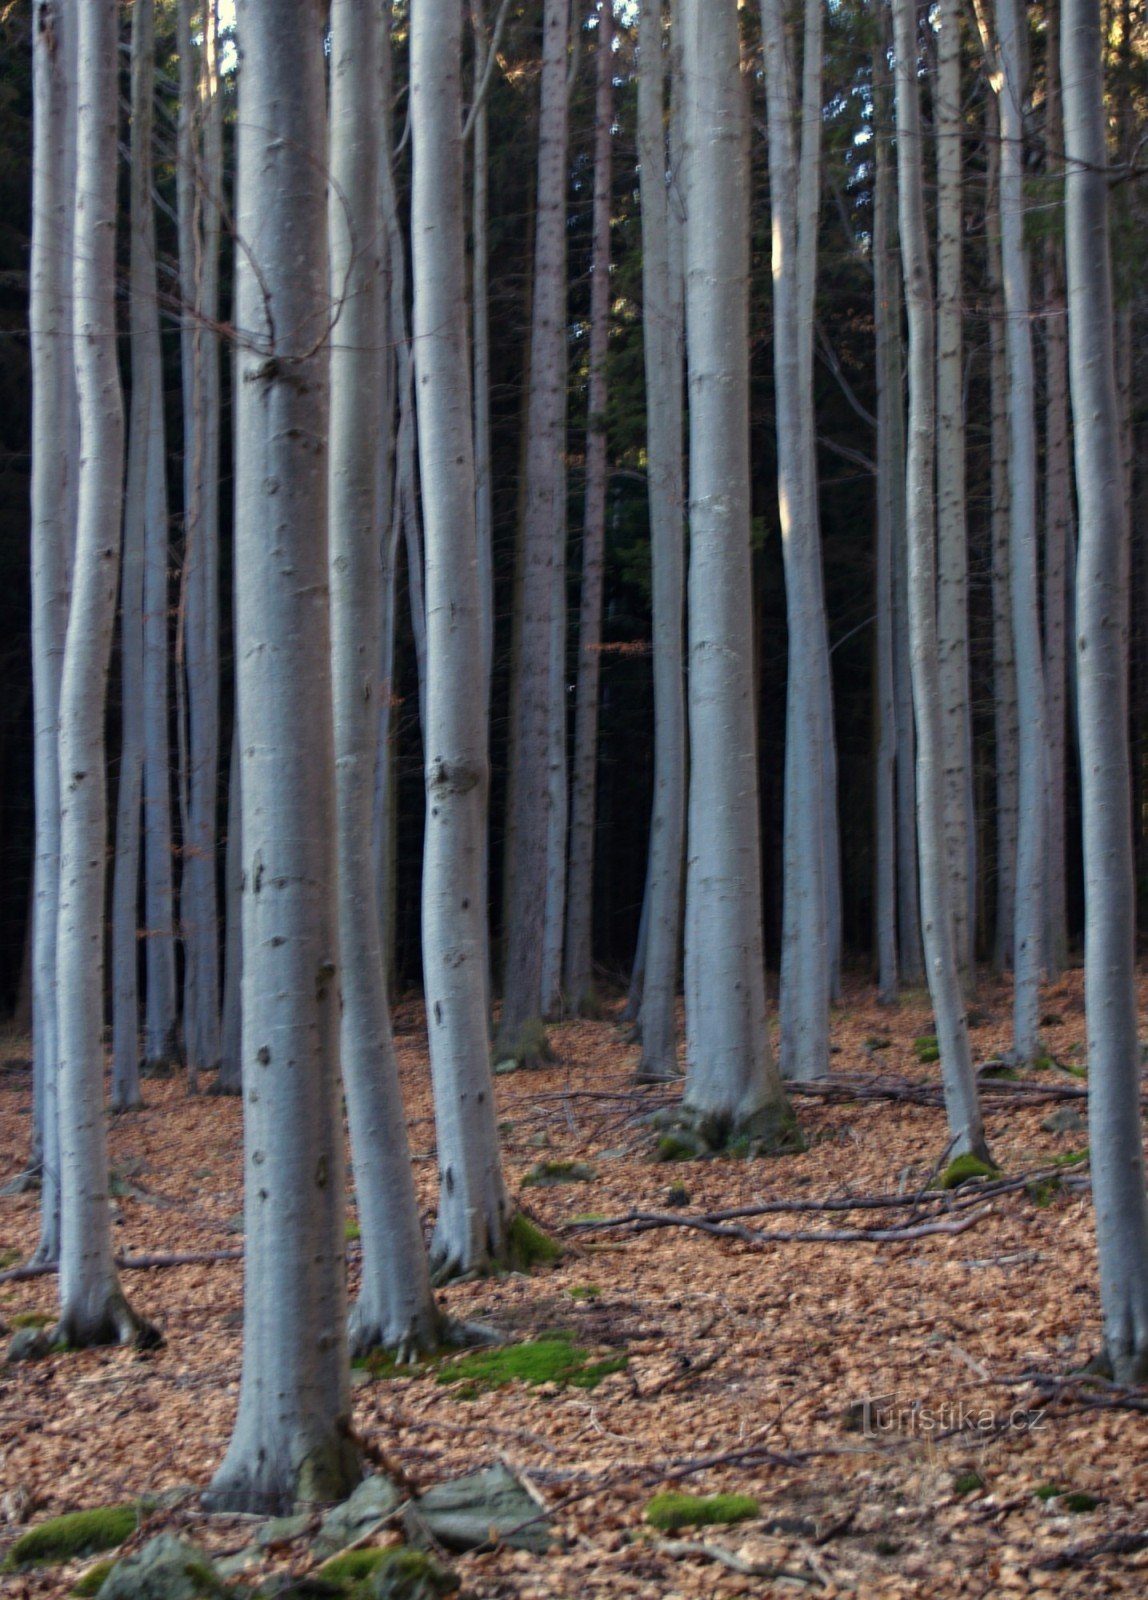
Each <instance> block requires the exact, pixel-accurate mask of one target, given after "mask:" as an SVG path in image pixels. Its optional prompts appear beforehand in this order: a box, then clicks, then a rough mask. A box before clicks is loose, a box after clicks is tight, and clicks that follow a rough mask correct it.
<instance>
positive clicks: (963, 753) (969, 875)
mask: <svg viewBox="0 0 1148 1600" xmlns="http://www.w3.org/2000/svg"><path fill="white" fill-rule="evenodd" d="M940 24H941V26H940V33H939V35H938V44H937V92H936V101H935V113H934V114H935V120H936V130H937V649H938V654H939V658H940V671H941V714H942V718H943V726H944V788H945V847H946V850H947V852H948V861H949V871H950V874H951V876H952V905H953V936H954V939H955V941H956V951H957V960H958V962H959V963H960V968H961V973H962V977H963V980H964V983H965V987H966V990H969V991H971V990H972V989H973V988H974V987H975V984H976V823H975V817H974V814H973V775H972V746H973V735H972V717H971V714H970V704H971V694H970V687H969V599H968V568H969V559H968V530H967V525H966V512H965V417H964V370H963V342H964V341H963V336H962V321H963V318H962V301H961V262H962V235H963V225H962V222H963V219H962V192H963V181H962V165H963V163H962V150H963V128H962V118H961V6H960V0H942V4H941V9H940Z"/></svg>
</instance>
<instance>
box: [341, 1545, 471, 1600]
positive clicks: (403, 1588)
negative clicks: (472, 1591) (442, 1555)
mask: <svg viewBox="0 0 1148 1600" xmlns="http://www.w3.org/2000/svg"><path fill="white" fill-rule="evenodd" d="M380 1554H381V1555H382V1558H383V1559H382V1560H381V1561H380V1562H379V1564H378V1566H377V1567H376V1568H375V1571H374V1572H373V1573H372V1575H371V1581H370V1583H369V1584H368V1585H364V1587H363V1589H362V1590H360V1591H356V1600H357V1597H358V1595H359V1594H361V1595H363V1596H364V1597H369V1600H438V1597H439V1596H442V1595H448V1594H453V1593H454V1592H455V1590H456V1589H457V1588H458V1586H459V1580H458V1578H457V1577H456V1576H455V1574H454V1573H453V1572H449V1571H448V1570H447V1569H446V1567H443V1566H440V1565H439V1563H438V1562H437V1561H436V1560H435V1559H434V1557H433V1556H431V1555H427V1554H426V1553H425V1552H424V1551H422V1550H411V1549H409V1548H407V1547H406V1546H403V1545H399V1546H397V1547H395V1548H393V1549H390V1550H383V1551H381V1552H380Z"/></svg>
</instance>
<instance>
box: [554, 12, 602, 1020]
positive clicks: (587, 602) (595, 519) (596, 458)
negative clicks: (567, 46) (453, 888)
mask: <svg viewBox="0 0 1148 1600" xmlns="http://www.w3.org/2000/svg"><path fill="white" fill-rule="evenodd" d="M611 5H612V0H606V3H605V4H603V5H602V7H601V9H600V10H599V12H598V45H597V49H598V57H597V61H598V92H597V98H596V103H595V109H594V221H593V242H592V245H591V257H592V260H591V283H590V384H589V395H588V397H587V411H588V417H587V424H586V499H585V511H584V514H583V518H582V596H581V605H580V610H579V621H578V688H577V701H576V705H575V712H574V774H573V787H572V791H571V813H570V877H569V882H568V885H567V890H566V947H565V956H564V959H565V980H564V985H563V986H564V988H565V991H566V998H567V1002H568V1004H569V1005H570V1007H571V1009H572V1010H573V1011H574V1012H575V1013H576V1014H577V1015H579V1016H585V1015H593V1014H594V1012H595V1011H596V1009H597V1008H596V1004H595V999H594V974H593V964H592V955H593V952H592V947H591V929H592V926H593V905H594V894H593V889H594V809H595V808H594V802H595V798H596V793H597V784H598V684H599V677H600V666H601V655H600V646H601V643H602V581H603V573H604V569H605V560H606V488H607V476H608V462H607V458H606V354H607V346H608V343H609V338H610V209H611V208H610V200H611V192H612V187H613V183H612V179H613V163H612V159H611V158H612V140H613V123H614V49H613V42H614V18H613V12H612V10H611Z"/></svg>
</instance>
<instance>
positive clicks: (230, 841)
mask: <svg viewBox="0 0 1148 1600" xmlns="http://www.w3.org/2000/svg"><path fill="white" fill-rule="evenodd" d="M239 785H240V776H239V727H238V724H237V725H236V728H235V732H234V735H233V737H232V740H231V760H230V762H229V763H228V769H227V844H226V847H225V851H224V866H223V915H224V936H223V1022H222V1028H221V1031H220V1052H219V1077H218V1078H217V1079H216V1082H215V1088H216V1092H217V1093H218V1094H240V1093H242V1090H243V998H242V996H243V840H242V837H241V832H242V827H243V809H242V802H241V800H240V794H239Z"/></svg>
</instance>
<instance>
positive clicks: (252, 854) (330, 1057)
mask: <svg viewBox="0 0 1148 1600" xmlns="http://www.w3.org/2000/svg"><path fill="white" fill-rule="evenodd" d="M238 20H239V29H240V36H241V38H242V39H243V70H242V73H241V75H240V85H239V118H238V130H239V151H238V194H237V204H236V225H237V229H238V234H239V237H240V239H242V240H244V241H245V243H246V246H247V248H246V249H245V250H241V251H240V252H239V253H238V273H237V279H238V281H237V285H236V290H237V295H236V325H237V326H238V327H240V328H242V329H244V330H246V339H245V342H244V344H243V345H242V346H241V348H240V355H239V363H238V366H239V370H238V382H237V384H236V401H237V404H238V407H239V417H238V422H237V443H238V453H237V460H236V533H237V538H236V550H235V557H236V596H237V602H238V603H237V612H236V661H237V666H238V672H237V691H238V715H239V748H240V760H241V763H242V769H243V770H242V778H241V795H242V811H243V820H242V839H243V855H244V868H245V874H246V878H245V888H244V916H243V1068H244V1080H245V1081H244V1233H245V1237H244V1249H245V1255H246V1285H245V1303H244V1321H243V1369H242V1377H241V1381H240V1392H239V1411H238V1416H237V1418H236V1422H235V1431H234V1433H233V1435H232V1438H231V1444H230V1446H229V1448H228V1452H227V1456H226V1458H225V1460H224V1462H223V1464H222V1466H221V1467H220V1469H219V1472H218V1473H217V1475H216V1477H215V1480H214V1482H213V1484H212V1486H211V1489H210V1491H209V1493H208V1495H207V1496H206V1497H205V1498H206V1502H207V1504H208V1505H209V1506H210V1507H211V1508H212V1509H217V1510H238V1511H263V1512H272V1513H274V1512H279V1511H283V1510H285V1509H289V1508H291V1507H293V1506H295V1505H296V1504H307V1505H312V1504H314V1503H322V1502H323V1501H327V1500H336V1499H341V1498H343V1496H344V1495H345V1494H346V1493H347V1492H348V1490H349V1489H350V1488H351V1486H352V1485H353V1484H354V1482H355V1481H356V1480H357V1478H358V1462H357V1460H356V1456H355V1450H354V1446H353V1443H352V1440H351V1439H350V1437H349V1433H348V1418H349V1414H350V1383H349V1363H348V1359H347V1335H346V1263H345V1246H344V1242H343V1232H344V1209H343V1192H344V1191H343V1184H344V1172H343V1149H342V1144H343V1141H342V1131H341V1128H340V1125H339V1124H340V1118H339V1116H338V1097H339V982H340V974H339V938H338V926H337V916H336V905H335V902H336V876H337V874H336V859H335V827H334V824H335V794H334V788H335V783H334V748H333V740H332V733H331V728H332V720H333V719H332V710H333V706H332V694H331V679H330V672H329V661H330V631H329V606H328V587H327V585H328V548H327V447H326V439H327V427H328V362H329V332H330V320H331V316H332V312H331V306H330V297H329V287H328V276H327V274H328V252H327V182H326V103H325V102H326V84H325V77H326V74H325V63H324V54H323V42H324V39H323V36H324V25H325V21H326V6H325V5H324V4H322V3H321V0H280V3H279V4H277V5H276V6H275V8H274V10H273V11H272V9H271V8H270V7H268V6H265V5H263V4H261V3H260V0H240V3H239V6H238Z"/></svg>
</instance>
